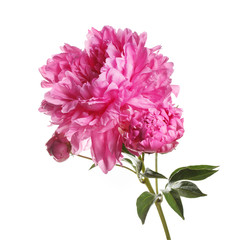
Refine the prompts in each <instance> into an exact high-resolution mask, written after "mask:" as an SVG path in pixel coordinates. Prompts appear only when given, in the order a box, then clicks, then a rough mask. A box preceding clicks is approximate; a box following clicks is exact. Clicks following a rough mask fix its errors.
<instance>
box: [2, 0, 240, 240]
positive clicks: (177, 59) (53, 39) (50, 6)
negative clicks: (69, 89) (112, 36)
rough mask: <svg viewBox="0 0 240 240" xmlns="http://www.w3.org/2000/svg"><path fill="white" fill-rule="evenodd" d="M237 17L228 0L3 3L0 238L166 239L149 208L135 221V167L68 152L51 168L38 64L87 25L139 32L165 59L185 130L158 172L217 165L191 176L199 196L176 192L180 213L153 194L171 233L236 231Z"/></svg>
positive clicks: (179, 237)
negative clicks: (208, 173)
mask: <svg viewBox="0 0 240 240" xmlns="http://www.w3.org/2000/svg"><path fill="white" fill-rule="evenodd" d="M239 16H240V15H239V6H238V1H231V0H228V1H219V0H218V1H211V0H208V1H203V0H201V1H192V0H191V1H184V0H181V1H179V0H176V1H160V0H158V1H153V0H148V1H140V0H138V1H131V0H127V1H126V0H122V1H119V2H118V1H113V0H112V1H106V0H101V1H100V0H99V1H97V0H96V1H91V0H88V1H81V0H77V1H73V0H68V1H60V0H58V1H51V0H41V1H26V0H21V1H2V2H1V4H0V24H1V29H0V31H1V37H0V42H1V44H0V54H1V55H0V61H1V63H0V69H1V71H0V78H1V80H0V81H1V85H0V87H1V88H0V91H1V94H0V98H1V99H0V104H1V108H0V110H1V118H0V121H1V125H0V126H1V135H0V136H1V145H0V146H1V155H0V160H1V161H0V194H1V196H0V239H3V240H10V239H11V240H16V239H25V240H33V239H34V240H42V239H44V240H45V239H46V240H48V239H49V240H50V239H51V240H55V239H57V240H62V239H64V240H65V239H67V240H77V239H104V240H107V239H139V240H140V239H164V232H163V229H162V226H161V223H160V220H159V217H158V215H157V211H156V209H155V208H154V207H153V208H152V209H150V211H149V215H148V216H147V219H146V223H145V225H143V226H142V225H141V222H140V220H139V219H138V216H137V212H136V206H135V203H136V198H137V197H138V196H139V195H140V194H141V193H142V192H143V191H145V190H146V188H145V186H144V185H141V184H140V183H139V182H138V180H137V179H136V177H135V176H134V175H133V174H131V173H130V172H127V171H125V170H124V169H120V168H117V167H116V168H114V169H113V170H112V171H111V172H110V173H109V174H107V175H104V174H103V173H102V172H101V171H100V169H97V168H96V169H94V170H92V171H88V168H89V167H90V166H91V163H90V162H89V161H88V160H84V159H80V158H78V157H72V158H70V159H69V160H67V161H65V162H63V163H61V164H59V163H57V162H55V161H54V160H53V159H52V158H51V157H50V156H49V155H48V153H47V151H46V150H45V146H44V145H45V143H46V141H47V140H48V139H49V138H50V137H51V135H52V133H53V132H54V129H55V128H54V127H47V125H48V124H49V120H50V119H49V117H48V116H45V115H43V114H41V113H39V112H38V107H39V105H40V102H41V100H42V99H43V95H44V90H43V89H41V88H40V82H41V80H42V77H41V75H40V73H39V72H38V68H39V67H41V66H42V65H44V64H45V63H46V60H47V58H49V57H51V55H53V54H55V53H59V52H60V49H59V47H60V46H62V45H63V44H64V43H69V44H71V45H75V46H78V47H80V48H83V47H84V41H85V39H86V34H87V30H88V29H89V28H91V27H95V28H96V29H98V30H100V29H101V28H102V27H103V26H104V25H112V26H113V27H114V28H125V27H128V28H130V29H132V30H134V31H137V32H138V33H141V32H143V31H146V32H147V33H148V41H147V46H148V47H153V46H155V45H158V44H161V45H162V53H163V54H165V55H167V56H168V57H169V58H170V61H172V62H174V66H175V67H174V69H175V72H174V74H173V76H172V79H173V83H174V84H178V85H180V87H181V91H180V95H179V97H178V98H177V99H176V100H175V101H176V103H177V104H179V105H180V107H182V108H183V109H184V118H185V130H186V132H185V134H184V136H183V138H182V139H181V140H180V144H179V146H178V147H177V150H176V151H174V152H172V153H169V154H167V155H164V156H161V157H160V160H159V165H160V166H159V171H160V172H161V173H163V174H164V175H169V174H170V173H171V171H172V170H174V169H175V168H177V167H180V166H186V165H194V164H210V165H220V171H219V172H218V173H217V174H215V175H214V176H212V177H210V178H209V179H207V180H205V181H203V182H199V183H198V185H199V187H200V189H201V190H202V191H203V192H204V193H207V194H208V196H207V197H204V198H198V199H183V205H184V210H185V218H186V220H185V221H183V220H182V219H181V218H180V217H179V216H178V215H177V214H176V213H175V212H173V211H172V209H170V207H169V206H168V205H167V204H166V202H163V210H164V213H165V216H166V219H167V223H168V226H169V230H170V233H171V236H172V239H173V240H192V239H194V240H200V239H240V234H239V219H238V218H236V217H237V216H239V214H240V211H239V171H240V170H239V168H240V163H239V162H240V157H239V143H240V140H239V136H240V128H239V124H240V117H239V103H240V101H239V100H240V99H239V86H240V85H239V81H240V79H239V75H240V74H239V71H240V67H239V66H240V59H239V58H240V47H239V44H240V37H239V23H240V17H239ZM147 165H148V166H150V167H151V166H153V160H151V159H149V160H148V163H147ZM163 185H164V183H162V184H160V186H163Z"/></svg>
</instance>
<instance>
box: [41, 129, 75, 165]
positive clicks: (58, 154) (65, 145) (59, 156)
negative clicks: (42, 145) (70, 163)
mask: <svg viewBox="0 0 240 240" xmlns="http://www.w3.org/2000/svg"><path fill="white" fill-rule="evenodd" d="M46 146H47V151H48V153H49V154H50V156H53V157H54V159H55V160H56V161H57V162H63V161H65V160H67V159H68V158H69V153H70V151H71V145H70V143H69V141H68V140H67V138H66V137H65V136H64V134H62V133H60V134H58V133H57V132H55V133H54V135H53V137H52V138H51V139H50V140H49V141H48V142H47V143H46Z"/></svg>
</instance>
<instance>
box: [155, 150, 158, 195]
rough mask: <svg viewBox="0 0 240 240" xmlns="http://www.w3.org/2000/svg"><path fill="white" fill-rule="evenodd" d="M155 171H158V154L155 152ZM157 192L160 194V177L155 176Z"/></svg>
mask: <svg viewBox="0 0 240 240" xmlns="http://www.w3.org/2000/svg"><path fill="white" fill-rule="evenodd" d="M155 171H156V172H157V171H158V154H157V153H155ZM155 186H156V193H157V194H158V179H157V178H155Z"/></svg>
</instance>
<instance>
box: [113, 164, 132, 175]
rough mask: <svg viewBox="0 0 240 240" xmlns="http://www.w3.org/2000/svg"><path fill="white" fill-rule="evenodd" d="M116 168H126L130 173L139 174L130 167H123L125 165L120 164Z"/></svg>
mask: <svg viewBox="0 0 240 240" xmlns="http://www.w3.org/2000/svg"><path fill="white" fill-rule="evenodd" d="M116 166H117V167H122V168H125V169H127V170H129V171H131V172H133V173H135V174H137V173H136V172H135V171H133V170H132V169H131V168H128V167H126V166H123V165H120V164H116Z"/></svg>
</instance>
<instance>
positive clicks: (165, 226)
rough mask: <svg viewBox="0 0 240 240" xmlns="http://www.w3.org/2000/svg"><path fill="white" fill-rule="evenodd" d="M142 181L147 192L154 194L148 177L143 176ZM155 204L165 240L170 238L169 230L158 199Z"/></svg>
mask: <svg viewBox="0 0 240 240" xmlns="http://www.w3.org/2000/svg"><path fill="white" fill-rule="evenodd" d="M144 183H145V185H146V186H147V188H148V190H149V192H150V193H152V194H155V192H154V190H153V187H152V185H151V183H150V181H149V179H148V178H145V180H144ZM155 205H156V208H157V210H158V214H159V216H160V219H161V221H162V225H163V228H164V232H165V235H166V238H167V240H171V237H170V233H169V230H168V227H167V223H166V220H165V217H164V214H163V211H162V207H161V203H160V202H159V201H156V202H155Z"/></svg>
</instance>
